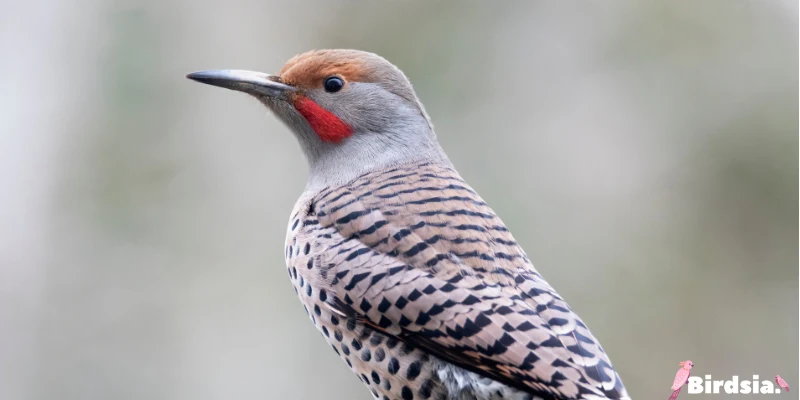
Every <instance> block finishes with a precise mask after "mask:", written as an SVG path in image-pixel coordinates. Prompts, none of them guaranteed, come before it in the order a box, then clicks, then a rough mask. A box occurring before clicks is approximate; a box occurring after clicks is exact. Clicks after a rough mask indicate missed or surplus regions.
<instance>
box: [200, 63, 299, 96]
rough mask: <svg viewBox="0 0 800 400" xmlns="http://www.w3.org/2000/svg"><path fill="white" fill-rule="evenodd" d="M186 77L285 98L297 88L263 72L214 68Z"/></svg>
mask: <svg viewBox="0 0 800 400" xmlns="http://www.w3.org/2000/svg"><path fill="white" fill-rule="evenodd" d="M186 77H187V78H189V79H191V80H194V81H197V82H200V83H205V84H207V85H214V86H219V87H223V88H225V89H231V90H236V91H239V92H245V93H249V94H252V95H254V96H268V97H274V98H279V99H281V98H283V99H285V98H286V96H287V95H288V94H289V93H291V92H294V91H295V90H296V89H295V88H294V87H293V86H289V85H286V84H283V83H280V82H278V79H277V77H276V76H274V75H268V74H265V73H263V72H253V71H242V70H212V71H200V72H192V73H191V74H188V75H186Z"/></svg>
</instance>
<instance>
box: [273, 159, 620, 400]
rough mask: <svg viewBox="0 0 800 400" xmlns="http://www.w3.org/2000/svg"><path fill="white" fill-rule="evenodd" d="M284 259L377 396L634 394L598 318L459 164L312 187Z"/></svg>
mask: <svg viewBox="0 0 800 400" xmlns="http://www.w3.org/2000/svg"><path fill="white" fill-rule="evenodd" d="M286 259H287V265H288V268H289V276H290V277H291V278H292V281H293V283H294V284H295V287H296V289H297V290H298V295H299V296H300V298H301V300H302V301H303V304H304V305H305V307H306V310H307V312H308V313H309V315H310V316H311V319H312V320H313V321H314V324H315V325H316V326H317V328H318V329H320V331H321V332H322V334H323V335H324V336H325V337H326V339H327V340H328V341H329V343H330V344H331V345H332V347H333V348H334V350H335V351H336V352H337V353H339V355H340V356H341V357H342V358H344V360H345V362H346V363H347V364H348V365H349V366H350V367H351V368H352V369H353V371H354V372H355V373H356V374H357V375H358V376H359V377H360V378H361V380H362V381H363V382H364V383H365V384H367V385H368V386H369V387H370V390H371V392H372V394H373V396H374V397H375V398H382V399H404V400H406V399H427V398H437V399H462V398H463V399H494V398H497V399H500V398H505V399H508V398H511V399H523V398H533V397H534V396H535V397H537V398H545V399H549V398H556V399H575V398H610V399H623V398H627V397H628V395H627V393H626V391H625V389H624V387H623V384H622V381H621V380H620V379H619V377H618V375H617V374H616V372H615V371H614V369H613V368H612V366H611V363H610V361H609V359H608V357H607V356H606V354H605V353H604V352H603V349H602V348H601V347H600V345H599V344H598V342H597V340H596V339H595V338H594V336H593V335H592V334H591V332H589V329H588V328H587V327H586V325H584V323H583V322H582V321H581V319H580V318H579V317H578V316H577V315H576V314H575V313H574V312H572V310H571V309H570V307H569V306H568V305H567V303H566V302H565V301H564V300H563V299H562V298H561V297H560V296H559V295H558V293H556V291H555V290H554V289H553V288H552V287H551V286H550V285H549V284H548V283H547V282H546V281H545V280H544V279H543V278H542V276H541V275H539V273H538V272H537V271H536V269H534V267H533V265H532V264H531V262H530V260H529V259H528V257H527V256H526V254H525V252H524V251H523V250H522V249H521V248H520V246H519V245H518V244H517V243H516V241H515V240H514V238H513V237H512V235H511V233H510V232H509V231H508V229H506V227H505V226H504V225H503V223H502V221H500V219H499V218H498V217H497V216H496V215H495V213H494V212H493V211H492V209H491V208H489V206H488V205H486V203H484V202H483V200H482V199H481V198H480V196H478V195H477V194H476V193H475V192H474V191H473V190H472V189H471V188H470V187H469V186H468V185H467V184H466V183H465V182H464V181H463V180H462V179H461V177H460V176H459V175H458V173H457V172H455V171H454V170H453V169H451V168H449V167H446V166H440V165H435V164H426V163H422V164H409V165H406V166H401V167H397V168H393V169H389V170H384V171H378V172H374V173H370V174H367V175H364V176H362V177H360V178H358V179H356V180H354V181H352V182H350V183H348V184H346V185H343V186H340V187H333V188H327V189H325V190H323V191H321V192H317V193H308V194H306V195H304V196H303V197H301V199H300V200H299V201H298V203H297V206H296V207H295V210H294V212H293V215H292V218H291V220H290V221H289V232H288V236H287V246H286Z"/></svg>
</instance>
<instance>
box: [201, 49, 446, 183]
mask: <svg viewBox="0 0 800 400" xmlns="http://www.w3.org/2000/svg"><path fill="white" fill-rule="evenodd" d="M187 77H188V78H189V79H193V80H195V81H198V82H202V83H206V84H209V85H214V86H219V87H223V88H227V89H232V90H237V91H241V92H245V93H248V94H250V95H252V96H255V97H256V98H257V99H258V100H260V101H261V102H262V103H264V104H265V105H266V106H267V107H268V108H269V109H270V110H272V112H273V113H274V114H275V115H277V116H278V118H279V119H280V120H282V121H283V122H284V123H285V124H286V125H287V126H288V127H289V128H290V129H291V130H292V132H293V133H294V134H295V136H297V138H298V140H299V142H300V146H301V147H302V149H303V152H304V153H305V155H306V158H307V159H308V162H309V167H310V178H309V179H310V181H309V183H313V182H312V181H315V180H316V181H319V182H317V183H319V184H330V183H334V182H333V181H343V180H347V179H348V178H354V177H355V176H357V175H358V174H360V173H364V172H368V171H370V170H372V169H376V168H379V167H385V166H389V165H391V164H398V163H402V162H404V161H414V160H417V159H437V160H444V161H446V157H445V156H444V153H443V152H442V151H441V148H440V147H439V145H438V143H437V142H436V137H435V134H434V132H433V126H432V125H431V122H430V119H429V118H428V115H427V113H426V112H425V109H424V107H423V106H422V103H420V101H419V99H418V98H417V96H416V94H415V92H414V89H413V88H412V86H411V83H410V82H409V81H408V79H407V78H406V76H405V75H404V74H403V72H401V71H400V69H398V68H397V67H395V66H394V65H392V64H391V63H389V62H388V61H386V60H385V59H383V58H382V57H380V56H378V55H375V54H372V53H368V52H364V51H357V50H314V51H310V52H307V53H303V54H299V55H297V56H295V57H293V58H292V59H290V60H289V61H288V62H287V63H286V65H284V66H283V68H282V69H281V70H280V72H279V73H278V74H275V75H270V74H266V73H261V72H252V71H242V70H213V71H202V72H195V73H191V74H189V75H187Z"/></svg>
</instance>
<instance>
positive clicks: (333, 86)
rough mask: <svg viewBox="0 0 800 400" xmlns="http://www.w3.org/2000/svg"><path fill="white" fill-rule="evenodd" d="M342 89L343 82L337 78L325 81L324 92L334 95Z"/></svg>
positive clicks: (333, 77)
mask: <svg viewBox="0 0 800 400" xmlns="http://www.w3.org/2000/svg"><path fill="white" fill-rule="evenodd" d="M343 87H344V81H343V80H342V78H339V77H338V76H331V77H328V78H326V79H325V91H326V92H328V93H336V92H338V91H340V90H342V88H343Z"/></svg>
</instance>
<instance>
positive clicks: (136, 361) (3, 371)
mask: <svg viewBox="0 0 800 400" xmlns="http://www.w3.org/2000/svg"><path fill="white" fill-rule="evenodd" d="M3 2H4V3H5V4H3V7H2V9H3V12H2V13H0V54H2V57H1V58H2V61H0V88H2V89H1V90H0V151H2V152H1V153H0V154H1V156H0V399H9V400H15V399H32V400H38V399H193V400H195V399H196V400H200V399H301V400H302V399H332V400H337V399H364V400H366V399H368V398H370V396H369V393H368V392H367V390H365V388H363V387H362V385H361V383H360V382H359V381H358V379H356V377H355V376H353V375H352V374H351V373H350V372H349V371H348V369H347V368H346V367H345V366H344V364H343V363H342V362H341V361H340V360H339V359H338V357H337V356H336V355H335V354H334V353H333V352H332V351H331V350H330V348H329V347H328V346H327V345H326V344H325V343H324V340H322V338H321V337H320V334H319V333H317V332H316V331H315V329H314V328H313V326H312V324H311V323H310V322H309V321H308V320H307V317H306V315H305V313H304V312H303V310H302V306H301V305H300V303H299V302H298V301H297V299H296V297H295V294H294V292H293V290H292V287H291V285H290V283H289V281H288V279H287V278H286V275H285V270H284V266H283V252H282V249H283V240H284V234H285V228H286V223H287V221H288V215H289V211H290V210H291V208H292V205H293V203H294V200H295V198H296V196H298V195H299V193H300V192H301V191H302V189H303V186H304V180H305V177H306V165H305V161H304V159H303V158H302V154H301V152H300V150H299V147H298V145H297V143H296V142H295V139H294V138H293V137H292V135H291V134H290V133H289V132H288V131H287V130H286V128H284V127H283V126H282V125H280V123H279V122H277V120H276V119H275V118H274V117H273V116H271V115H269V113H268V112H267V110H266V109H265V108H264V107H263V106H261V105H260V104H259V103H258V102H257V101H255V100H253V99H251V98H248V97H247V96H245V95H242V94H239V93H234V92H229V91H224V90H221V89H215V88H211V87H208V86H203V85H199V84H197V83H193V82H191V81H189V80H186V79H184V75H185V74H186V73H187V72H191V71H195V70H200V69H211V68H239V69H253V70H260V71H264V72H274V71H277V70H279V69H280V67H281V66H282V64H283V62H284V61H285V60H286V59H288V58H289V57H291V56H292V55H294V54H296V53H299V52H303V51H306V50H309V49H312V48H327V47H347V48H358V49H364V50H369V51H374V52H376V53H379V54H381V55H383V56H384V57H386V58H388V59H389V60H390V61H392V62H394V63H395V64H397V65H398V66H400V68H401V69H403V70H404V71H405V72H406V74H407V75H408V76H409V78H410V79H411V80H412V82H413V83H414V84H415V87H416V89H417V92H418V94H419V96H420V98H421V99H422V101H423V102H424V103H425V105H426V107H427V109H428V111H429V113H430V114H431V116H432V118H433V120H434V124H435V125H436V128H437V132H438V135H439V138H440V140H441V142H442V144H443V146H444V148H445V149H446V151H447V152H448V154H449V155H450V157H451V158H452V160H453V161H454V163H455V165H456V166H457V168H458V169H459V170H460V172H461V173H462V175H463V176H464V177H465V178H466V179H467V180H468V181H469V182H470V183H471V184H472V185H473V186H474V187H475V188H476V189H477V190H478V191H479V192H480V193H481V194H482V195H483V197H484V198H486V200H487V201H488V202H489V203H490V204H492V205H493V207H494V208H495V210H496V212H497V213H498V214H499V215H500V216H501V217H502V218H503V219H504V220H505V222H506V223H507V225H508V226H509V227H510V229H511V230H512V231H513V232H514V233H515V236H516V238H517V239H518V241H519V242H520V243H522V244H523V246H524V248H525V249H526V251H527V252H528V254H529V255H530V256H531V258H532V259H533V261H534V264H535V265H536V266H537V267H538V268H539V270H540V271H541V272H542V273H543V274H544V276H545V277H546V278H547V279H548V280H549V281H550V282H551V283H552V284H553V285H554V286H555V287H556V288H557V289H558V290H559V292H560V293H561V294H562V295H563V296H564V297H565V298H566V299H567V300H568V301H569V302H570V304H571V305H572V306H573V308H574V309H576V310H577V311H578V312H579V313H580V315H581V316H582V317H583V319H584V320H585V321H586V322H587V323H588V325H589V326H590V327H591V328H592V330H593V332H594V333H595V335H596V336H597V337H598V338H599V339H600V340H601V342H602V343H603V346H604V347H605V349H606V351H607V352H608V353H609V354H610V356H611V359H612V361H613V363H614V365H615V366H616V367H617V369H618V370H619V373H620V375H621V376H622V378H623V380H624V382H625V383H626V385H627V387H628V389H629V391H630V393H631V395H632V396H633V397H634V398H639V399H652V398H662V397H663V398H666V397H667V396H668V395H669V386H670V384H671V382H672V378H673V376H674V373H675V371H676V370H677V368H678V365H677V364H678V362H679V361H681V360H684V359H687V358H690V359H692V360H693V361H694V362H695V365H696V367H695V369H694V370H693V373H694V374H696V375H705V374H711V375H712V376H713V377H715V378H720V379H728V378H729V377H730V376H732V375H739V376H741V377H747V378H749V377H751V376H752V375H753V374H758V375H760V376H761V377H763V379H772V378H773V377H774V375H776V374H782V375H783V376H784V377H785V378H786V380H787V381H788V382H789V384H790V385H793V387H794V386H797V387H798V389H800V378H798V247H797V245H798V198H797V195H798V186H797V183H798V114H797V112H798V75H797V71H798V53H797V51H798V4H797V2H796V1H791V0H772V1H763V0H733V1H731V0H704V1H688V0H680V1H674V0H661V1H648V2H639V1H633V0H631V1H613V2H555V1H505V2H488V1H486V2H484V1H481V2H479V1H474V2H445V1H441V2H424V1H397V2H373V1H338V2H316V3H310V2H301V1H293V2H278V1H266V0H259V1H244V0H233V1H228V2H199V1H186V0H167V1H163V0H141V1H135V0H115V1H100V0H81V1H77V2H66V1H56V0H44V1H28V2H10V1H9V0H3ZM796 393H797V392H796V391H792V392H791V393H789V394H783V395H782V397H781V398H782V399H785V398H792V397H794V398H797V394H796ZM682 396H686V392H684V394H683V395H682ZM695 397H697V398H705V397H706V396H692V398H695ZM748 397H752V398H755V397H758V396H742V398H748ZM708 398H711V397H710V396H708Z"/></svg>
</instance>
